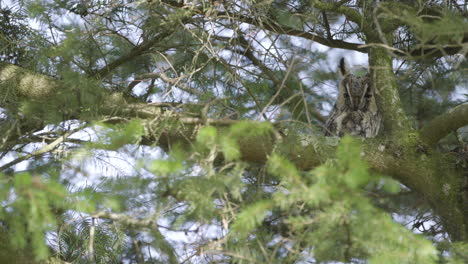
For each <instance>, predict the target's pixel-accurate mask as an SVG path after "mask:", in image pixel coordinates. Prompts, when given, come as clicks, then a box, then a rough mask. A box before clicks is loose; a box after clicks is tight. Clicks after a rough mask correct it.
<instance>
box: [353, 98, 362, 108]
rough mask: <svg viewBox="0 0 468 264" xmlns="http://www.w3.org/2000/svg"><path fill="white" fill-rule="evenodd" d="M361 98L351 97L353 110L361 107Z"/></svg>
mask: <svg viewBox="0 0 468 264" xmlns="http://www.w3.org/2000/svg"><path fill="white" fill-rule="evenodd" d="M360 99H361V98H359V97H358V96H353V97H351V100H352V103H351V105H352V108H353V111H357V110H358V109H359V100H360Z"/></svg>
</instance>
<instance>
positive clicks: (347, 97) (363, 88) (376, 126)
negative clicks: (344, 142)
mask: <svg viewBox="0 0 468 264" xmlns="http://www.w3.org/2000/svg"><path fill="white" fill-rule="evenodd" d="M338 68H339V72H340V74H341V76H342V77H343V79H342V80H341V82H340V85H339V87H338V98H337V100H336V103H335V106H334V107H333V110H332V111H331V113H330V116H329V117H328V120H327V122H326V124H325V135H326V136H339V137H341V136H343V135H344V134H351V135H354V136H359V137H364V138H372V137H375V136H377V134H378V133H379V131H380V129H381V126H382V125H381V124H382V116H381V115H380V113H379V109H378V107H377V102H376V100H375V93H374V88H373V87H372V85H371V82H370V78H369V74H366V75H365V76H362V77H357V76H355V75H353V74H351V73H350V71H349V69H348V67H347V65H346V62H345V60H344V59H343V58H342V59H341V60H340V64H339V67H338Z"/></svg>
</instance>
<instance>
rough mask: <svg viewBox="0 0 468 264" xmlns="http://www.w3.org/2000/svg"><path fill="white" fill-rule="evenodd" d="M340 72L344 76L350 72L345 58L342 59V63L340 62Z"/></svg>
mask: <svg viewBox="0 0 468 264" xmlns="http://www.w3.org/2000/svg"><path fill="white" fill-rule="evenodd" d="M338 72H339V73H340V75H341V76H342V77H343V76H345V75H346V74H348V73H349V67H348V64H347V63H346V60H345V59H344V58H341V59H340V63H339V64H338Z"/></svg>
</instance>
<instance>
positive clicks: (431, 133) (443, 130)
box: [419, 103, 468, 145]
mask: <svg viewBox="0 0 468 264" xmlns="http://www.w3.org/2000/svg"><path fill="white" fill-rule="evenodd" d="M467 125H468V103H465V104H462V105H459V106H457V107H455V108H453V109H452V110H450V111H449V112H447V113H445V114H442V115H439V116H437V117H435V118H434V119H432V120H431V121H430V122H429V123H427V124H426V125H425V126H424V127H423V128H421V130H420V131H419V133H420V136H421V140H423V141H424V142H425V143H427V144H429V145H435V144H436V143H437V142H439V140H441V139H442V138H444V137H445V136H447V135H448V134H449V133H451V132H453V131H455V130H457V129H458V128H460V127H464V126H467Z"/></svg>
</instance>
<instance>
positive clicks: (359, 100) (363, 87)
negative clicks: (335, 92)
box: [338, 74, 373, 111]
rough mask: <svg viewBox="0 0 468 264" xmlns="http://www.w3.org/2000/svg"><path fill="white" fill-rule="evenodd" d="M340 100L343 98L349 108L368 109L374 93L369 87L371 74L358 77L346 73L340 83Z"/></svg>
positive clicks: (356, 109)
mask: <svg viewBox="0 0 468 264" xmlns="http://www.w3.org/2000/svg"><path fill="white" fill-rule="evenodd" d="M339 93H340V94H339V96H338V97H341V98H338V100H342V101H343V102H344V105H346V106H347V108H348V110H351V111H358V110H360V111H366V110H367V107H368V105H369V101H370V100H371V98H372V96H373V94H372V91H371V89H370V87H369V76H368V75H366V76H362V77H356V76H354V75H352V74H346V75H345V76H344V78H343V80H342V81H341V83H340V89H339Z"/></svg>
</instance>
